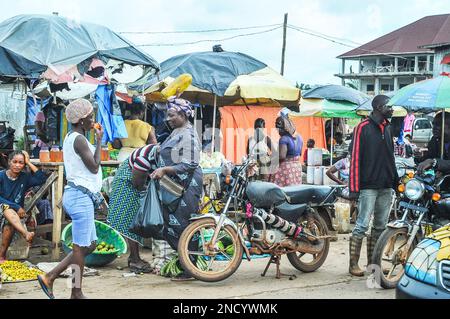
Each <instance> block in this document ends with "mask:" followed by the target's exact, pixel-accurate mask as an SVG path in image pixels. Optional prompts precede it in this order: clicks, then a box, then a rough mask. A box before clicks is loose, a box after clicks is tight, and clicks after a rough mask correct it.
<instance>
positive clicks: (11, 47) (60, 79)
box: [0, 15, 159, 260]
mask: <svg viewBox="0 0 450 319" xmlns="http://www.w3.org/2000/svg"><path fill="white" fill-rule="evenodd" d="M0 38H1V39H2V40H1V41H0V62H1V63H0V77H1V80H2V82H5V81H6V82H8V81H17V80H19V81H24V82H26V84H27V87H28V89H27V91H28V92H25V93H28V96H29V97H30V98H31V100H32V101H31V103H30V105H31V107H34V108H35V109H34V110H33V112H31V114H33V113H34V115H35V114H36V112H35V111H40V106H43V104H38V103H37V98H41V99H43V100H47V102H54V104H56V101H57V99H58V101H66V103H67V102H69V101H71V100H74V99H77V98H81V97H88V98H89V99H90V100H91V101H92V102H93V104H94V106H96V110H97V122H100V123H101V124H102V126H103V127H104V128H105V135H104V141H103V142H104V144H105V145H106V144H107V143H108V142H111V141H112V139H114V138H115V137H121V136H123V129H124V124H123V119H122V117H121V114H120V111H118V109H117V107H116V105H115V102H114V98H115V90H116V86H115V85H111V83H129V82H133V81H135V80H136V79H137V78H139V77H140V76H142V74H144V73H155V72H157V71H158V70H159V64H158V63H157V62H156V61H155V60H154V59H153V58H152V57H150V56H149V55H148V54H146V53H144V52H143V51H141V50H139V49H138V48H136V47H135V46H134V45H133V44H132V43H131V42H129V41H127V40H126V39H125V38H123V37H122V36H119V35H117V34H116V33H114V32H113V31H111V30H110V29H108V28H106V27H103V26H100V25H96V24H91V23H84V22H83V23H78V22H77V23H75V22H74V21H71V20H68V19H65V18H62V17H59V16H56V15H52V16H47V15H20V16H16V17H13V18H10V19H8V20H6V21H4V22H2V23H0ZM105 39H107V41H105ZM48 48H51V50H50V49H48ZM129 74H132V76H129ZM127 75H128V76H127ZM37 105H39V107H37ZM63 113H64V112H63V107H62V109H61V112H60V114H59V116H60V117H59V119H58V120H57V122H60V126H59V130H58V132H57V135H58V138H57V139H55V140H59V143H52V145H50V146H52V148H51V149H44V151H43V152H42V154H39V155H40V156H39V159H35V160H33V163H35V164H36V165H37V166H40V167H42V168H44V169H46V170H48V171H49V172H50V177H49V178H48V180H47V183H46V184H45V185H44V187H42V188H41V190H39V191H38V193H37V194H36V195H35V196H34V198H32V199H31V201H30V205H28V207H27V210H28V211H29V210H31V208H32V206H33V205H34V204H35V203H36V201H37V200H38V199H39V198H40V197H42V195H43V193H44V192H46V191H47V190H50V191H51V195H50V198H51V200H52V206H53V215H54V219H53V221H54V222H53V225H51V226H44V227H42V228H41V229H39V227H38V229H37V233H39V232H40V230H41V231H47V230H48V228H49V227H51V230H52V248H53V250H52V258H53V259H54V260H59V257H60V239H61V230H62V225H63V222H64V214H63V210H62V204H61V198H62V193H63V187H64V167H63V162H62V159H63V154H62V151H61V149H60V145H61V143H62V140H63V137H64V136H65V134H66V133H67V132H68V130H69V129H70V127H69V125H68V123H67V121H66V120H65V116H64V114H63ZM28 120H29V123H32V122H33V121H34V119H33V118H32V117H30V118H29V119H28ZM125 133H126V131H125ZM93 138H94V136H93V134H92V135H91V140H92V139H93ZM102 155H103V156H102V160H103V161H102V165H103V166H107V167H115V166H118V165H119V163H118V162H117V161H114V160H111V158H114V152H110V150H108V149H106V148H105V149H103V152H102ZM110 155H112V156H110ZM110 157H111V158H110ZM104 173H105V174H108V168H105V171H104ZM104 176H105V175H104Z"/></svg>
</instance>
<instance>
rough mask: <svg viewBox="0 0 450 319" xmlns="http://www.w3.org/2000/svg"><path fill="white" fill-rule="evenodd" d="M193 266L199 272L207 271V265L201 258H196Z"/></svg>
mask: <svg viewBox="0 0 450 319" xmlns="http://www.w3.org/2000/svg"><path fill="white" fill-rule="evenodd" d="M195 265H196V266H197V268H198V269H200V270H201V271H207V270H208V264H207V263H206V260H205V259H204V258H203V257H202V256H197V262H196V264H195Z"/></svg>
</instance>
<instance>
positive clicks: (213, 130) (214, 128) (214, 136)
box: [211, 95, 217, 153]
mask: <svg viewBox="0 0 450 319" xmlns="http://www.w3.org/2000/svg"><path fill="white" fill-rule="evenodd" d="M216 112H217V95H214V111H213V125H212V138H211V153H214V143H215V138H216Z"/></svg>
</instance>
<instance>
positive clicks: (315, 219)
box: [287, 213, 330, 272]
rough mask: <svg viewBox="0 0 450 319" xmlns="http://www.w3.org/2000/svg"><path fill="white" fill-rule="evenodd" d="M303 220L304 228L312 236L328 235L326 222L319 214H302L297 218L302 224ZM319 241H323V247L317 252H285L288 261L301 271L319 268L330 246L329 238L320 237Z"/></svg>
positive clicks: (311, 270)
mask: <svg viewBox="0 0 450 319" xmlns="http://www.w3.org/2000/svg"><path fill="white" fill-rule="evenodd" d="M304 222H306V226H305V228H306V230H307V231H308V232H309V233H311V234H313V235H314V236H326V235H328V228H327V224H326V223H325V221H324V220H323V218H322V217H320V216H319V214H317V213H314V214H310V215H309V217H308V216H307V215H306V216H302V217H301V218H300V219H299V221H298V223H299V224H300V225H302V224H303V223H304ZM320 241H323V244H324V245H323V249H322V250H321V252H320V253H318V254H314V255H312V254H307V253H298V252H297V253H290V254H287V257H288V259H289V262H290V263H291V264H292V266H294V267H295V268H296V269H298V270H300V271H303V272H313V271H316V270H317V269H319V268H320V267H321V266H322V265H323V263H324V262H325V260H326V259H327V256H328V250H329V248H330V239H329V238H327V239H320Z"/></svg>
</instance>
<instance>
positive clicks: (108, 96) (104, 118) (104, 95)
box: [95, 85, 128, 144]
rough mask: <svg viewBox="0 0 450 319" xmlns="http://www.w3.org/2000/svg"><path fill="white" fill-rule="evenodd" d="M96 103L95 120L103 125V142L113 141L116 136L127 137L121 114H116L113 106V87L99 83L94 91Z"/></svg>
mask: <svg viewBox="0 0 450 319" xmlns="http://www.w3.org/2000/svg"><path fill="white" fill-rule="evenodd" d="M95 99H96V101H97V104H98V118H97V121H98V122H99V123H100V124H101V125H102V126H103V129H104V130H105V134H104V135H103V144H107V143H108V142H111V143H112V142H113V141H114V139H116V138H127V137H128V133H127V129H126V127H125V122H124V120H123V117H122V115H121V114H120V113H119V114H117V111H115V110H117V108H116V107H115V106H114V99H115V94H114V88H113V87H112V86H110V85H99V87H98V88H97V91H96V93H95Z"/></svg>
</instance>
